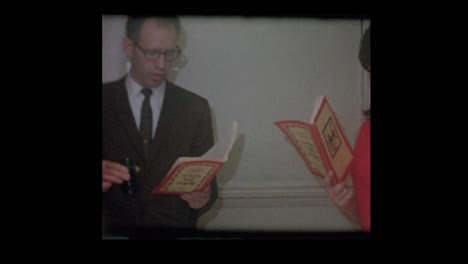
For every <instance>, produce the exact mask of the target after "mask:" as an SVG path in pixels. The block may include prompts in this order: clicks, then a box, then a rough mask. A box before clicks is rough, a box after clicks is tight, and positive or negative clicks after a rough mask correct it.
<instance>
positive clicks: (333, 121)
mask: <svg viewBox="0 0 468 264" xmlns="http://www.w3.org/2000/svg"><path fill="white" fill-rule="evenodd" d="M313 122H314V125H315V126H316V128H317V132H318V134H319V136H320V138H321V140H322V142H323V148H324V151H325V153H326V155H327V157H328V160H329V162H330V164H331V166H332V169H333V170H334V172H335V175H336V176H337V177H338V179H339V180H341V179H343V178H344V177H346V174H348V173H349V171H348V170H349V168H348V167H349V164H350V163H351V161H352V159H353V154H352V149H351V147H350V145H349V142H348V140H347V139H346V136H345V135H344V133H343V131H342V129H341V127H340V124H339V122H338V120H337V118H336V116H335V113H334V112H333V110H332V109H331V107H330V105H329V104H328V101H327V100H326V98H323V100H321V107H320V109H319V111H318V112H317V114H316V115H315V117H314V120H313Z"/></svg>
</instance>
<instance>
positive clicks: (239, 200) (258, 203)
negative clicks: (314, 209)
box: [215, 180, 333, 208]
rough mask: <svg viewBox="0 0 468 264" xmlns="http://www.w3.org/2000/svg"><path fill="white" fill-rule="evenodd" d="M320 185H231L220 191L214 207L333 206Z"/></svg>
mask: <svg viewBox="0 0 468 264" xmlns="http://www.w3.org/2000/svg"><path fill="white" fill-rule="evenodd" d="M332 205H333V204H332V203H331V202H330V200H329V198H328V195H327V193H326V191H325V190H324V188H323V187H322V186H316V185H315V186H314V185H313V184H312V181H305V180H294V181H268V182H258V181H256V182H234V183H231V184H229V185H226V186H224V187H222V188H220V189H219V198H218V202H217V203H216V204H215V207H221V206H222V207H230V208H232V207H235V208H238V207H247V208H252V207H261V208H265V207H297V206H299V207H304V206H332Z"/></svg>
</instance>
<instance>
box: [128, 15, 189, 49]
mask: <svg viewBox="0 0 468 264" xmlns="http://www.w3.org/2000/svg"><path fill="white" fill-rule="evenodd" d="M149 18H154V19H157V20H158V22H159V24H160V25H162V26H168V25H174V27H175V29H176V32H177V35H179V33H180V30H181V25H180V19H179V17H177V16H161V17H157V16H128V18H127V28H126V30H127V38H129V39H130V40H132V41H133V42H135V43H138V40H139V36H140V31H141V27H142V26H143V23H144V22H145V20H146V19H149Z"/></svg>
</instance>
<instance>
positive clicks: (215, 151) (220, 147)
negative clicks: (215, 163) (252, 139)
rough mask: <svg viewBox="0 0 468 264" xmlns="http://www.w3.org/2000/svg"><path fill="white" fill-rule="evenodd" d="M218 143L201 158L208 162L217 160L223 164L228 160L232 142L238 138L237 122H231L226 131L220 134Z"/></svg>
mask: <svg viewBox="0 0 468 264" xmlns="http://www.w3.org/2000/svg"><path fill="white" fill-rule="evenodd" d="M221 135H222V136H221V137H220V138H219V140H218V142H217V143H216V144H215V145H214V146H213V147H212V148H211V149H210V150H208V151H207V152H206V153H205V154H203V156H201V158H203V159H210V160H219V161H221V162H225V161H227V160H228V157H229V153H230V152H231V149H232V146H233V145H234V142H235V141H236V139H237V138H238V137H239V133H238V124H237V121H233V122H232V124H231V126H230V128H229V129H228V131H226V132H224V133H222V134H221Z"/></svg>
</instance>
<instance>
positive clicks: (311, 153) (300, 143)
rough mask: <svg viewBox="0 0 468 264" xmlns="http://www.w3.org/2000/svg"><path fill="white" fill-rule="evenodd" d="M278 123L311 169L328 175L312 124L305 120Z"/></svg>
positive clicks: (317, 173)
mask: <svg viewBox="0 0 468 264" xmlns="http://www.w3.org/2000/svg"><path fill="white" fill-rule="evenodd" d="M277 124H278V125H279V126H280V128H281V130H282V131H283V132H284V133H285V134H286V136H287V137H288V138H289V139H290V140H291V142H292V143H293V144H294V146H295V147H296V149H297V151H298V152H299V154H300V155H301V157H302V159H303V160H304V161H305V163H306V164H307V167H308V168H309V170H310V171H311V172H312V173H313V174H315V175H317V176H321V177H323V176H324V175H326V174H327V171H326V169H325V165H324V164H323V161H322V159H321V158H320V154H319V150H318V148H317V146H316V144H315V143H314V140H313V139H312V135H311V132H310V126H309V125H308V124H306V123H304V122H300V121H292V120H291V121H281V122H278V123H277Z"/></svg>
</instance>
